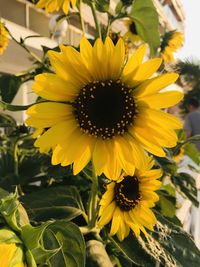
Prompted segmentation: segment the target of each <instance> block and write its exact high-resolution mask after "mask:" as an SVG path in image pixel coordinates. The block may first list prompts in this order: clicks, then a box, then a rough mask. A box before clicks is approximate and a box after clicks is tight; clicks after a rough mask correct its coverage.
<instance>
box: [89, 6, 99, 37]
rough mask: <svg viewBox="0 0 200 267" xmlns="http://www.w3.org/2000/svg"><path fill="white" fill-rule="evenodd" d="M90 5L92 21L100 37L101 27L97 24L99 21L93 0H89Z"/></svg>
mask: <svg viewBox="0 0 200 267" xmlns="http://www.w3.org/2000/svg"><path fill="white" fill-rule="evenodd" d="M90 7H91V10H92V15H93V18H94V22H95V25H96V29H97V32H98V37H100V38H102V36H101V27H100V24H99V21H98V18H97V12H96V9H95V2H94V1H91V3H90Z"/></svg>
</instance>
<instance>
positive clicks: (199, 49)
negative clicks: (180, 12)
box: [176, 0, 200, 60]
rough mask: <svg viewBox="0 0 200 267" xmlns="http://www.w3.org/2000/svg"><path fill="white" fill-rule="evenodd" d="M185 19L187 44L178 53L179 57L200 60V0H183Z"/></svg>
mask: <svg viewBox="0 0 200 267" xmlns="http://www.w3.org/2000/svg"><path fill="white" fill-rule="evenodd" d="M181 2H182V4H183V7H184V11H185V16H186V21H185V44H184V46H183V48H182V49H181V50H180V51H179V52H178V53H177V54H176V57H177V58H180V59H186V58H195V59H196V58H197V59H199V60H200V0H181Z"/></svg>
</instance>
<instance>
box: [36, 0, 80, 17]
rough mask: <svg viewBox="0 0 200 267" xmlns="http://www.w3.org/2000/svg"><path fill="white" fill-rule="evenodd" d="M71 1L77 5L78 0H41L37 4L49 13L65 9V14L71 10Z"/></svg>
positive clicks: (73, 4) (73, 5)
mask: <svg viewBox="0 0 200 267" xmlns="http://www.w3.org/2000/svg"><path fill="white" fill-rule="evenodd" d="M70 3H71V4H72V7H75V5H76V0H39V2H38V3H37V4H36V7H38V8H44V9H45V11H46V12H47V13H52V12H55V11H59V10H60V9H62V10H63V12H64V13H65V14H67V13H68V11H69V6H70Z"/></svg>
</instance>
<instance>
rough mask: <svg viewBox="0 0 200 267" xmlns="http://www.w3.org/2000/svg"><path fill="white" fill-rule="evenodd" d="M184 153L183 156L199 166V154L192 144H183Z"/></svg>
mask: <svg viewBox="0 0 200 267" xmlns="http://www.w3.org/2000/svg"><path fill="white" fill-rule="evenodd" d="M184 153H185V155H187V156H188V157H190V158H191V160H193V161H194V162H195V163H196V164H198V165H199V164H200V153H199V151H198V150H197V148H196V146H195V145H194V144H191V143H187V144H185V146H184Z"/></svg>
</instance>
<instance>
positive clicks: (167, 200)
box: [159, 195, 176, 218]
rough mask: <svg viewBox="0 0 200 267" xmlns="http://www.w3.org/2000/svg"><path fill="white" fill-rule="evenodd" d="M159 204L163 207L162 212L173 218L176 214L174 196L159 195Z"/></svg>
mask: <svg viewBox="0 0 200 267" xmlns="http://www.w3.org/2000/svg"><path fill="white" fill-rule="evenodd" d="M159 197H160V199H159V205H160V208H161V214H162V215H163V216H166V217H170V218H173V217H174V216H175V214H176V206H175V201H176V199H175V198H174V197H170V196H164V195H159Z"/></svg>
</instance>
